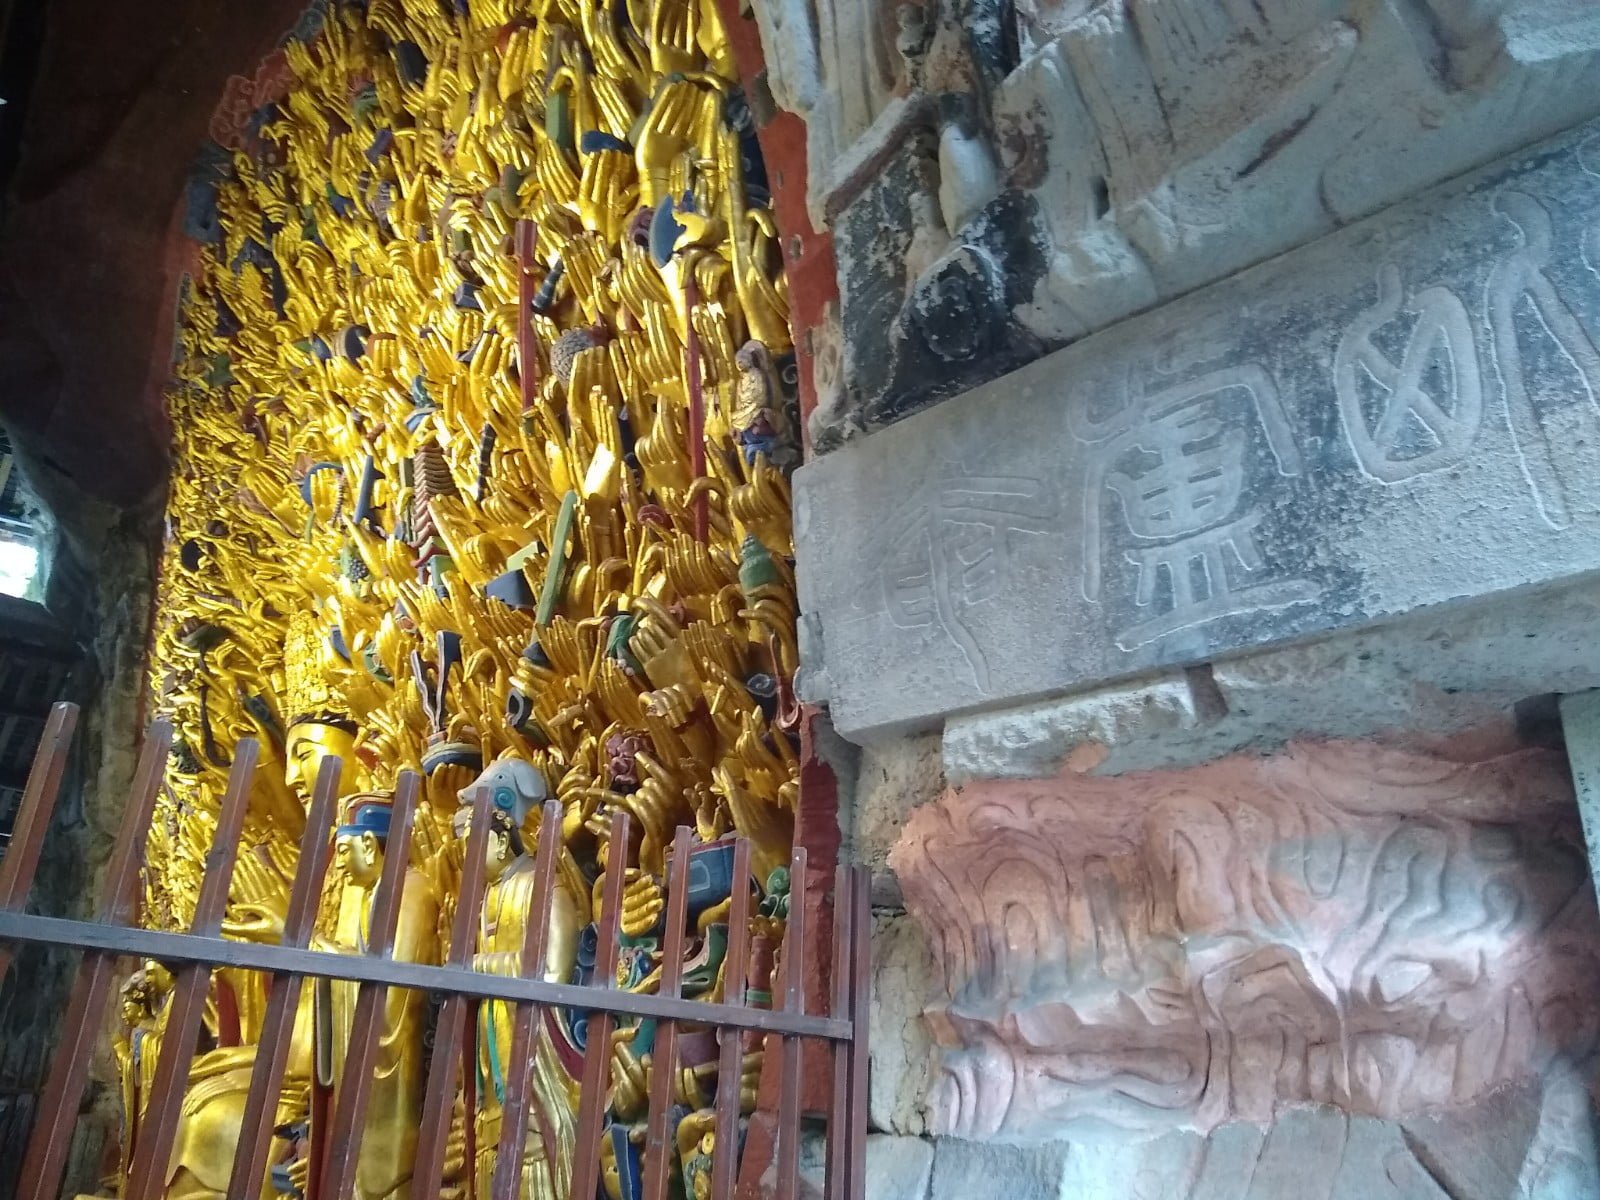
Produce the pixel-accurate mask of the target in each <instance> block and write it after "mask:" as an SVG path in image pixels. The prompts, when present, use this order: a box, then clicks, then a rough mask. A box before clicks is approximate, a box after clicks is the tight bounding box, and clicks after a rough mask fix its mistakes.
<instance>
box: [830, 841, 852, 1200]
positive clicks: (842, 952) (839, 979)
mask: <svg viewBox="0 0 1600 1200" xmlns="http://www.w3.org/2000/svg"><path fill="white" fill-rule="evenodd" d="M854 912H855V879H854V877H853V875H852V874H851V871H850V867H849V866H848V865H847V864H845V863H840V864H839V867H838V870H836V871H835V872H834V879H833V977H832V980H831V982H832V984H833V997H832V1003H831V1004H830V1005H829V1011H830V1012H831V1013H832V1014H833V1015H834V1016H835V1017H843V1016H844V1015H845V1014H846V1013H848V1012H849V1010H850V987H851V982H852V981H851V973H852V971H853V970H854V967H855V956H854V954H853V953H852V952H851V937H852V935H853V934H854V932H855V924H854V920H853V917H854ZM850 1047H851V1043H850V1042H835V1043H834V1044H833V1096H832V1098H831V1100H830V1107H829V1109H828V1176H827V1188H826V1192H825V1197H826V1200H846V1196H845V1186H846V1182H847V1178H848V1176H849V1160H850V1147H849V1144H848V1141H847V1139H848V1136H849V1134H848V1130H849V1123H850Z"/></svg>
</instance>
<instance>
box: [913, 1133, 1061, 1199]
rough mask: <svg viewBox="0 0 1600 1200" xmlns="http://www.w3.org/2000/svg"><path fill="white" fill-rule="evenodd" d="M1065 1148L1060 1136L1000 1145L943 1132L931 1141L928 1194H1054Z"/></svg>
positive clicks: (1024, 1196)
mask: <svg viewBox="0 0 1600 1200" xmlns="http://www.w3.org/2000/svg"><path fill="white" fill-rule="evenodd" d="M1068 1153H1069V1148H1068V1147H1067V1146H1066V1145H1065V1144H1064V1143H1061V1142H1049V1143H1046V1144H1044V1145H1040V1146H999V1145H994V1144H992V1143H986V1142H965V1141H961V1140H959V1139H957V1138H941V1139H939V1140H938V1141H937V1142H936V1143H934V1152H933V1184H932V1187H931V1188H930V1189H929V1191H928V1200H971V1198H972V1197H974V1196H997V1197H998V1196H1004V1197H1006V1200H1013V1198H1014V1200H1057V1197H1060V1196H1061V1195H1062V1190H1061V1183H1062V1179H1063V1177H1064V1175H1065V1173H1066V1161H1067V1155H1068Z"/></svg>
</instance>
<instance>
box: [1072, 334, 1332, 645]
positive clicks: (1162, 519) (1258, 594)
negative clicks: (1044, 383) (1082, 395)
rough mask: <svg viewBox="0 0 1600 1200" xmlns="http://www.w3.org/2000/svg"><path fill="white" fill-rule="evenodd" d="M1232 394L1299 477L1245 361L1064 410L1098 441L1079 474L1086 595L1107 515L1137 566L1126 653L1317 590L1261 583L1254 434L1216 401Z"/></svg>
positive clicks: (1095, 575)
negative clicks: (1250, 488) (1112, 515)
mask: <svg viewBox="0 0 1600 1200" xmlns="http://www.w3.org/2000/svg"><path fill="white" fill-rule="evenodd" d="M1239 391H1242V392H1243V393H1244V394H1245V395H1246V396H1247V397H1248V399H1249V403H1250V407H1251V410H1253V411H1254V413H1255V414H1256V416H1257V418H1258V421H1259V425H1260V428H1261V430H1262V431H1263V432H1264V433H1265V436H1266V441H1267V445H1268V447H1269V449H1270V450H1271V452H1272V454H1273V457H1274V458H1275V460H1276V463H1277V469H1278V473H1279V474H1280V475H1289V476H1292V475H1299V474H1300V473H1301V472H1302V470H1303V469H1304V467H1303V464H1302V462H1301V457H1300V451H1299V448H1298V447H1297V446H1296V445H1295V443H1294V439H1293V437H1292V435H1291V433H1290V430H1289V420H1288V416H1287V414H1286V413H1285V411H1284V408H1283V404H1282V401H1281V399H1280V398H1279V396H1278V390H1277V387H1276V385H1275V384H1274V383H1273V381H1272V378H1271V377H1270V376H1269V375H1268V374H1267V373H1266V372H1265V371H1264V370H1262V369H1261V368H1260V367H1258V366H1255V365H1253V364H1245V365H1240V366H1227V367H1221V368H1217V369H1214V370H1212V371H1209V372H1207V373H1204V374H1201V375H1198V376H1195V377H1193V378H1190V379H1186V380H1184V381H1182V382H1179V383H1175V384H1171V385H1169V386H1166V387H1163V388H1160V389H1159V390H1156V391H1153V392H1149V393H1147V394H1144V395H1141V396H1138V397H1137V398H1134V399H1131V400H1124V401H1123V402H1122V403H1121V404H1119V405H1118V406H1117V408H1116V410H1115V411H1114V412H1113V413H1112V415H1111V416H1109V417H1106V418H1104V419H1102V420H1099V421H1094V420H1091V419H1090V418H1089V417H1088V416H1087V415H1086V414H1085V413H1084V412H1082V411H1081V410H1077V411H1074V413H1073V414H1072V418H1071V419H1072V425H1073V432H1074V433H1075V435H1076V436H1077V437H1078V439H1079V440H1080V441H1082V442H1085V443H1088V444H1089V445H1091V446H1093V447H1094V450H1093V452H1092V454H1091V457H1090V465H1089V469H1088V470H1087V471H1086V472H1085V487H1084V578H1083V594H1084V597H1085V598H1086V599H1088V600H1094V601H1098V600H1100V599H1101V592H1102V587H1103V573H1104V562H1103V556H1104V554H1105V550H1104V548H1103V547H1104V546H1105V544H1106V543H1107V541H1108V540H1109V539H1108V538H1107V534H1106V530H1105V519H1106V516H1107V514H1108V512H1109V511H1112V510H1116V511H1120V513H1121V516H1122V521H1123V524H1124V526H1125V528H1126V537H1127V541H1126V543H1124V544H1122V546H1121V548H1122V550H1123V554H1124V556H1125V557H1126V559H1127V561H1128V562H1130V563H1132V564H1133V565H1134V566H1135V567H1136V568H1137V572H1138V582H1137V584H1136V587H1135V594H1134V603H1135V605H1137V607H1138V608H1139V609H1140V610H1143V611H1142V614H1141V615H1142V619H1141V620H1139V621H1137V622H1135V623H1134V624H1133V625H1132V626H1130V627H1129V628H1126V629H1124V630H1122V631H1121V632H1120V633H1119V634H1118V635H1117V644H1118V645H1119V646H1121V647H1122V649H1124V650H1132V649H1135V648H1136V647H1139V646H1142V645H1145V644H1147V643H1149V642H1153V641H1156V640H1158V639H1160V638H1162V637H1166V636H1168V635H1169V634H1172V633H1176V632H1178V631H1180V630H1184V629H1191V628H1194V627H1197V626H1200V625H1204V624H1207V623H1209V622H1211V621H1216V620H1219V619H1221V618H1223V617H1228V616H1234V615H1237V614H1240V613H1247V612H1254V611H1260V610H1269V609H1278V608H1284V607H1287V606H1288V605H1291V604H1296V603H1299V602H1301V601H1304V600H1310V599H1312V598H1313V597H1314V596H1315V595H1316V594H1317V589H1316V586H1315V585H1314V584H1312V583H1310V582H1309V581H1306V580H1268V579H1261V578H1260V576H1261V574H1262V572H1263V571H1264V570H1265V569H1266V564H1265V560H1264V559H1263V558H1262V555H1261V552H1260V549H1259V548H1258V547H1257V545H1256V539H1255V530H1256V527H1257V525H1258V524H1259V523H1260V520H1261V516H1260V514H1259V513H1257V512H1252V511H1250V508H1249V506H1248V503H1247V502H1246V499H1245V491H1246V484H1247V482H1248V479H1247V473H1246V466H1247V455H1248V451H1249V445H1250V436H1249V434H1250V430H1249V429H1248V428H1246V427H1242V426H1238V425H1235V424H1233V423H1231V421H1232V418H1231V416H1230V415H1228V414H1227V413H1225V411H1224V408H1223V398H1224V397H1225V396H1228V395H1229V394H1230V393H1236V392H1239ZM1230 411H1231V410H1230ZM1113 500H1114V501H1115V502H1116V503H1115V505H1113V503H1112V501H1113ZM1163 578H1164V579H1165V585H1166V586H1165V588H1163V587H1162V586H1161V582H1162V580H1163ZM1163 600H1164V602H1163Z"/></svg>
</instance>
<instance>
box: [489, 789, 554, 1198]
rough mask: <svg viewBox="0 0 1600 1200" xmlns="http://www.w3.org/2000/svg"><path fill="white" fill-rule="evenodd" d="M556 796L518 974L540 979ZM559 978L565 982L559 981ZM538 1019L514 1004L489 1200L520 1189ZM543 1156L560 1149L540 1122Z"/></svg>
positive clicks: (534, 1008) (543, 822)
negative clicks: (509, 1051)
mask: <svg viewBox="0 0 1600 1200" xmlns="http://www.w3.org/2000/svg"><path fill="white" fill-rule="evenodd" d="M560 850H561V801H559V800H547V801H546V802H545V805H544V812H543V813H542V814H541V815H540V818H539V852H538V856H537V857H536V858H535V859H534V864H533V913H532V916H531V917H530V918H529V921H528V928H527V937H526V940H525V941H524V942H523V946H522V974H523V975H524V976H526V977H528V978H530V979H543V978H544V973H545V957H546V953H547V951H548V943H549V936H548V935H549V927H550V909H551V906H552V905H553V904H554V902H555V885H556V876H557V875H558V874H559V873H560V863H559V861H558V857H559V854H560ZM563 982H565V981H563ZM542 1019H543V1012H542V1010H541V1009H540V1007H539V1006H538V1005H537V1004H519V1005H517V1011H516V1013H515V1015H514V1016H513V1017H512V1029H511V1073H510V1075H509V1076H508V1077H507V1079H506V1097H505V1101H504V1103H502V1104H501V1106H500V1121H501V1124H500V1144H499V1146H498V1148H497V1149H496V1152H495V1153H496V1157H495V1163H494V1178H493V1180H492V1181H491V1182H490V1185H489V1197H490V1200H516V1197H517V1195H518V1194H519V1193H520V1191H521V1178H522V1155H523V1151H524V1150H525V1149H526V1147H527V1144H528V1075H529V1072H530V1071H531V1070H533V1059H534V1032H535V1028H534V1027H535V1025H536V1024H537V1023H538V1022H539V1021H540V1020H542ZM540 1135H541V1137H542V1139H543V1142H544V1154H545V1161H546V1162H549V1163H553V1162H554V1161H555V1156H556V1155H557V1154H559V1153H560V1148H559V1147H558V1146H557V1145H556V1144H555V1140H554V1136H553V1134H552V1132H551V1131H550V1129H549V1128H548V1126H547V1125H543V1124H542V1125H541V1128H540Z"/></svg>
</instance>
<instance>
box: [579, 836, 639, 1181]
mask: <svg viewBox="0 0 1600 1200" xmlns="http://www.w3.org/2000/svg"><path fill="white" fill-rule="evenodd" d="M628 829H629V817H628V814H627V812H626V811H624V810H622V809H618V810H617V811H616V812H615V813H613V814H612V817H611V836H610V840H609V841H608V843H607V848H606V873H605V893H604V897H603V899H602V900H601V902H600V920H599V927H598V932H599V943H598V945H597V946H596V947H595V956H594V975H595V978H594V982H593V983H592V984H591V985H590V988H589V990H590V991H591V993H592V994H593V995H595V996H599V997H606V998H610V995H611V994H612V993H613V992H614V991H615V990H616V986H617V952H618V948H619V943H620V941H621V932H622V928H621V927H622V893H623V889H624V887H625V885H626V883H627V877H628V866H627V861H628V855H627V849H628ZM591 1009H592V1011H591V1012H590V1013H589V1023H588V1026H587V1027H586V1030H585V1041H584V1048H583V1083H582V1084H581V1086H580V1090H579V1093H578V1140H577V1144H576V1148H575V1149H574V1151H573V1159H572V1185H571V1190H570V1191H569V1193H568V1195H569V1197H570V1200H591V1197H593V1196H594V1195H595V1194H596V1193H597V1190H598V1189H599V1186H600V1134H601V1129H602V1125H603V1124H604V1120H605V1108H606V1093H607V1092H608V1091H609V1090H610V1089H609V1087H608V1085H609V1083H610V1082H611V1033H612V1031H613V1030H614V1029H615V1028H616V1012H615V1011H614V1010H610V1009H605V1008H601V1009H593V1006H592V1005H591Z"/></svg>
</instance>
